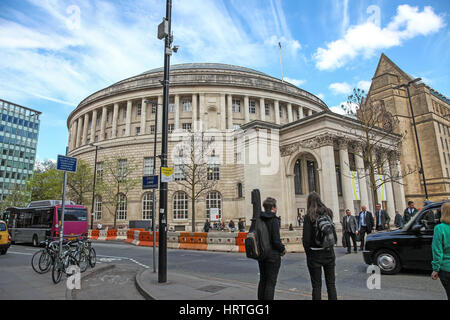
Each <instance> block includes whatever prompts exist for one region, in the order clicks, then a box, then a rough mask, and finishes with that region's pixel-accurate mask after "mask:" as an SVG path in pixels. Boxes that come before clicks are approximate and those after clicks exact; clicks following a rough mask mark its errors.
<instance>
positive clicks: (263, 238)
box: [244, 189, 272, 261]
mask: <svg viewBox="0 0 450 320" xmlns="http://www.w3.org/2000/svg"><path fill="white" fill-rule="evenodd" d="M252 204H253V218H252V219H251V221H252V223H251V225H250V230H249V231H248V233H247V237H246V239H245V243H244V244H245V254H246V255H247V258H251V259H256V260H258V261H262V260H264V259H265V258H267V257H268V256H269V254H270V251H271V250H272V245H271V242H270V235H269V229H268V228H267V225H266V223H265V222H264V220H263V219H262V218H261V197H260V195H259V190H258V189H254V190H253V191H252Z"/></svg>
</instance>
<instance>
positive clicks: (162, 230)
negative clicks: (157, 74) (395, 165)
mask: <svg viewBox="0 0 450 320" xmlns="http://www.w3.org/2000/svg"><path fill="white" fill-rule="evenodd" d="M171 15H172V1H171V0H167V2H166V18H165V19H164V20H163V22H162V23H161V24H160V25H159V26H158V38H159V39H162V38H164V39H165V46H164V81H163V86H164V87H163V100H164V101H163V110H162V131H161V136H162V137H161V167H166V166H167V143H168V130H167V127H168V106H169V86H170V83H169V72H170V56H171V54H172V49H171V45H172V34H171ZM160 176H161V174H160ZM159 186H160V188H159V250H158V256H159V261H158V282H159V283H165V282H167V237H166V236H167V182H162V181H161V180H160V184H159Z"/></svg>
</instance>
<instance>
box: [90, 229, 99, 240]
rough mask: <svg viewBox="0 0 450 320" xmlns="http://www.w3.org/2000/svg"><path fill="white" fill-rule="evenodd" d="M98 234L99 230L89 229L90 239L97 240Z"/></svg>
mask: <svg viewBox="0 0 450 320" xmlns="http://www.w3.org/2000/svg"><path fill="white" fill-rule="evenodd" d="M99 235H100V230H92V231H91V237H90V238H91V239H94V240H97V239H98V236H99Z"/></svg>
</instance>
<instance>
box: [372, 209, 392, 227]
mask: <svg viewBox="0 0 450 320" xmlns="http://www.w3.org/2000/svg"><path fill="white" fill-rule="evenodd" d="M375 208H376V211H375V216H376V218H377V223H376V228H377V231H382V230H388V229H389V223H390V222H391V218H390V217H389V214H388V213H387V212H386V210H382V209H381V204H379V203H377V204H376V205H375Z"/></svg>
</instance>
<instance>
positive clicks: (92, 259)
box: [88, 248, 97, 268]
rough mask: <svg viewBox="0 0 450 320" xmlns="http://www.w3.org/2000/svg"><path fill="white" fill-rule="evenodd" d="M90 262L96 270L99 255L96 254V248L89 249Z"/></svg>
mask: <svg viewBox="0 0 450 320" xmlns="http://www.w3.org/2000/svg"><path fill="white" fill-rule="evenodd" d="M88 260H89V265H90V266H91V268H94V267H95V263H96V262H97V254H96V253H95V249H94V248H90V249H89V256H88Z"/></svg>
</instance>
